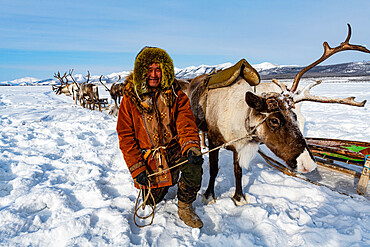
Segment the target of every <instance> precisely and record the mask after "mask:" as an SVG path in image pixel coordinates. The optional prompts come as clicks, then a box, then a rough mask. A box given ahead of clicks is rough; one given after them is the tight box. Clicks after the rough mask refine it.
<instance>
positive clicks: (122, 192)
mask: <svg viewBox="0 0 370 247" xmlns="http://www.w3.org/2000/svg"><path fill="white" fill-rule="evenodd" d="M115 76H116V75H115ZM359 81H361V80H359ZM369 85H370V82H369V81H367V82H351V81H347V82H346V83H343V82H340V83H339V82H335V80H332V81H330V83H326V82H325V78H323V84H321V85H319V86H317V87H315V88H313V89H312V93H313V94H316V95H325V96H331V97H348V96H351V95H353V96H356V98H357V100H358V101H360V100H364V99H366V100H368V101H369V100H370V92H369ZM99 89H100V93H101V94H102V95H103V97H107V95H106V94H107V92H105V90H104V89H103V88H102V87H100V88H99ZM104 94H105V95H104ZM302 112H303V114H304V116H305V117H306V125H305V130H304V135H305V136H309V137H325V138H339V139H350V140H359V141H370V125H369V123H368V120H369V119H370V113H369V106H368V105H366V106H365V107H364V108H359V107H353V106H346V105H334V104H330V105H329V104H319V103H313V102H305V103H303V106H302ZM0 126H1V131H0V150H1V152H0V222H1V224H0V245H1V246H369V245H370V236H369V232H370V204H369V199H370V197H369V193H368V194H367V195H366V196H365V197H363V196H359V195H357V194H356V192H355V190H356V181H355V180H354V179H353V178H351V177H346V176H345V175H342V176H339V177H338V176H332V174H328V173H325V171H323V170H319V173H320V174H321V175H322V177H323V178H324V180H325V181H321V182H328V186H331V185H332V186H333V188H336V189H337V188H339V187H340V186H342V185H343V183H344V184H345V186H342V187H347V188H351V189H352V190H351V189H350V190H347V191H346V194H349V195H345V194H341V193H338V192H337V191H335V190H332V189H330V188H328V187H324V186H317V185H313V184H311V183H308V182H305V181H303V180H301V179H299V178H294V177H289V176H287V175H284V174H282V173H281V172H279V171H277V170H275V169H274V168H271V167H270V166H268V165H267V164H266V163H265V162H264V160H263V159H262V158H261V157H260V156H259V155H257V156H256V158H255V159H254V160H252V164H251V168H250V169H249V170H243V177H242V181H243V190H244V193H246V195H247V200H248V202H249V204H247V205H244V206H235V204H234V202H233V201H232V199H231V197H232V195H233V193H234V191H235V184H234V175H233V165H232V154H231V152H229V151H226V150H222V151H221V153H220V171H219V175H218V177H217V179H216V185H215V190H216V196H217V197H218V198H217V200H216V202H215V203H213V204H209V205H203V204H202V198H201V195H199V196H198V198H197V200H196V201H195V202H194V206H195V210H196V212H197V213H198V214H199V216H200V217H201V219H202V220H203V222H204V227H203V228H202V229H191V228H189V227H187V226H186V225H185V224H184V223H183V222H181V221H180V220H179V219H178V216H177V206H176V205H177V199H176V187H172V188H171V189H170V191H169V193H168V194H167V195H166V197H165V200H164V201H163V202H161V203H160V204H158V205H157V208H156V212H155V218H154V223H153V224H152V225H150V226H147V227H145V228H138V227H137V226H136V225H135V224H134V222H133V209H134V205H135V200H136V197H137V194H138V191H137V190H136V189H135V188H134V187H133V184H132V179H131V176H130V173H129V171H128V169H127V167H126V165H125V163H124V160H123V157H122V154H121V152H120V150H119V148H118V138H117V134H116V131H115V127H116V117H114V116H110V115H108V114H107V112H106V111H103V112H98V111H90V110H87V109H83V108H81V107H80V106H76V105H74V102H73V100H72V98H71V97H68V96H65V95H58V96H57V95H55V93H54V92H53V91H52V90H51V86H38V87H24V86H11V87H0ZM204 158H205V162H204V164H203V168H204V176H203V183H202V188H201V192H204V191H205V189H206V186H207V183H208V179H209V175H208V172H209V170H208V165H207V163H208V155H205V157H204ZM343 176H345V177H343ZM147 212H149V211H148V208H147V209H146V213H147Z"/></svg>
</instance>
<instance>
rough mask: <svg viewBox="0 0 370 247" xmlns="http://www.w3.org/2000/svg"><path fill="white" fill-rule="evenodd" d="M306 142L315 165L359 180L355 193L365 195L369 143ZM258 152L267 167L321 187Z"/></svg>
mask: <svg viewBox="0 0 370 247" xmlns="http://www.w3.org/2000/svg"><path fill="white" fill-rule="evenodd" d="M306 142H307V144H308V148H309V149H310V151H311V153H312V155H313V156H315V160H316V163H317V164H318V165H319V166H320V167H323V168H326V169H329V170H331V171H334V172H339V173H344V174H346V175H351V176H354V177H356V178H359V179H360V180H359V183H358V186H357V193H358V194H359V195H365V194H366V190H367V185H368V181H369V174H370V143H369V142H360V141H348V140H339V139H326V138H309V137H308V138H306ZM258 152H259V154H260V155H261V156H262V157H263V158H264V160H265V161H266V162H267V163H268V164H269V165H271V166H273V167H275V168H277V169H278V170H280V171H281V172H283V173H284V174H287V175H290V176H293V177H298V178H301V179H304V180H305V181H308V182H310V183H313V184H316V185H322V184H320V183H318V182H314V181H311V180H309V179H307V178H303V177H302V176H300V175H299V174H296V173H294V172H292V171H291V170H289V169H288V168H286V167H285V166H284V165H283V164H281V163H280V162H278V161H277V160H275V159H273V158H271V157H269V156H268V155H266V154H265V153H263V152H262V151H261V150H259V151H258ZM341 162H342V164H343V163H344V165H341V164H340V163H341ZM346 164H350V165H351V166H356V167H358V168H360V169H362V172H361V173H360V172H358V171H356V170H355V169H352V168H351V166H346Z"/></svg>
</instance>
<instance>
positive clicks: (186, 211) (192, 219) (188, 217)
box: [178, 201, 203, 228]
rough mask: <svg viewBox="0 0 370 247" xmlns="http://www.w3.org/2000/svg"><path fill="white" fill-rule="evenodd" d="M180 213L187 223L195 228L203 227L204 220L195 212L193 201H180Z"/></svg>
mask: <svg viewBox="0 0 370 247" xmlns="http://www.w3.org/2000/svg"><path fill="white" fill-rule="evenodd" d="M178 214H179V217H180V219H181V220H182V221H183V222H184V223H185V224H186V225H188V226H190V227H193V228H202V226H203V222H202V220H201V219H200V218H199V216H198V215H197V214H196V213H195V211H194V208H193V205H192V203H184V202H182V201H178Z"/></svg>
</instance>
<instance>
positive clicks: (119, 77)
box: [116, 75, 121, 83]
mask: <svg viewBox="0 0 370 247" xmlns="http://www.w3.org/2000/svg"><path fill="white" fill-rule="evenodd" d="M120 80H121V75H118V80H117V81H116V83H117V82H119V81H120Z"/></svg>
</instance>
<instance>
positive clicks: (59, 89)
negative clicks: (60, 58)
mask: <svg viewBox="0 0 370 247" xmlns="http://www.w3.org/2000/svg"><path fill="white" fill-rule="evenodd" d="M54 77H55V78H57V79H58V80H59V81H60V83H61V85H53V86H52V88H53V91H54V92H55V93H56V94H57V95H59V94H62V93H64V94H65V95H68V96H69V95H71V91H72V84H70V83H68V78H67V72H65V73H64V75H63V76H61V75H60V72H59V71H58V73H54ZM64 80H66V81H64Z"/></svg>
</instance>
